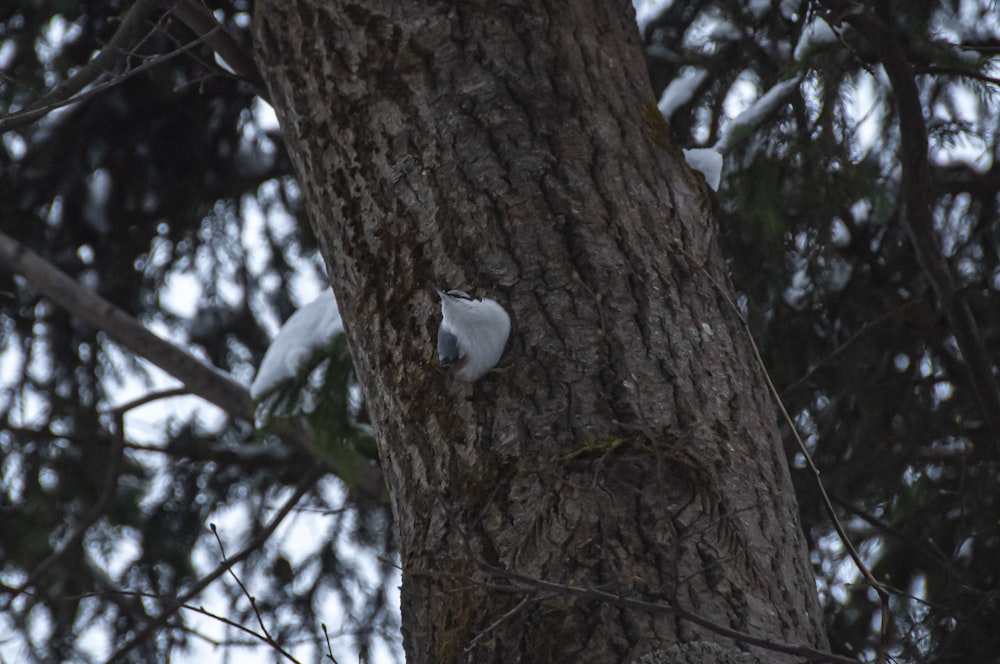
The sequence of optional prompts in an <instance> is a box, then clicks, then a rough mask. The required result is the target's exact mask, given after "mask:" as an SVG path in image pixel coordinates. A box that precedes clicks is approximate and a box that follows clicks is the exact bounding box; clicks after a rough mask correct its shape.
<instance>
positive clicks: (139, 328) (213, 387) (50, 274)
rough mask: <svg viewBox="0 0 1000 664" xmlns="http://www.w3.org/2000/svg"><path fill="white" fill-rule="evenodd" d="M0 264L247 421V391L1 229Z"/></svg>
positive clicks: (250, 412) (196, 392)
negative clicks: (147, 327)
mask: <svg viewBox="0 0 1000 664" xmlns="http://www.w3.org/2000/svg"><path fill="white" fill-rule="evenodd" d="M0 265H2V266H3V267H5V268H6V269H8V270H10V271H12V272H16V273H18V274H20V275H21V276H23V277H24V278H25V279H27V281H28V284H29V285H30V286H31V288H33V289H34V290H35V291H37V292H38V293H40V294H42V295H44V296H46V297H48V298H49V299H51V300H52V301H53V302H55V303H56V304H58V305H59V306H60V307H62V308H64V309H66V310H67V311H69V312H70V313H71V314H73V315H74V316H76V317H78V318H80V319H81V320H82V321H84V322H85V323H86V324H87V325H90V326H91V327H93V328H95V329H98V330H102V331H103V332H105V333H106V334H107V335H108V336H109V337H110V338H111V339H112V340H114V341H116V342H117V343H119V344H121V345H122V346H124V347H125V348H127V349H129V350H130V351H132V352H133V353H135V354H136V355H139V356H140V357H143V358H145V359H147V360H149V361H150V362H152V363H153V364H155V365H156V366H158V367H160V368H161V369H163V370H164V371H166V372H167V373H168V374H170V375H172V376H174V377H175V378H177V379H178V380H180V381H181V382H182V383H184V385H185V387H187V389H188V390H190V391H191V393H192V394H194V395H197V396H199V397H201V398H203V399H205V400H206V401H209V402H211V403H213V404H215V405H216V406H218V407H219V408H222V409H223V410H224V411H226V412H227V413H228V414H229V415H231V416H232V417H236V418H241V419H245V420H249V419H251V418H252V415H253V407H252V403H251V401H250V393H249V392H248V391H247V389H246V388H245V387H244V386H242V385H240V384H239V383H237V382H236V381H234V380H233V379H232V378H230V377H229V376H227V375H226V374H224V373H222V372H221V371H218V370H217V369H215V368H214V367H211V366H208V365H206V364H204V363H203V362H201V361H200V360H198V359H197V358H195V357H194V356H192V355H190V354H189V353H187V352H185V351H184V350H182V349H180V348H178V347H177V346H175V345H173V344H172V343H170V342H169V341H165V340H163V339H161V338H160V337H158V336H156V335H155V334H153V333H152V332H150V331H149V330H147V329H146V328H145V327H144V326H143V325H142V324H141V323H139V321H137V320H136V319H134V318H132V317H131V316H129V315H128V314H127V313H125V312H124V311H122V310H121V309H119V308H118V307H116V306H115V305H113V304H112V303H110V302H108V301H107V300H105V299H104V298H102V297H101V296H100V295H98V294H97V293H94V292H93V291H91V290H89V289H87V288H84V287H83V286H81V285H80V284H79V283H77V282H76V281H75V280H74V279H72V278H70V277H69V276H68V275H66V274H64V273H63V272H61V271H59V270H57V269H56V268H54V267H53V266H52V265H51V264H49V263H48V261H46V260H45V259H44V258H42V257H41V256H39V255H38V254H36V253H35V252H33V251H31V250H30V249H28V248H27V247H25V246H23V245H22V244H20V243H19V242H17V241H16V240H14V239H13V238H12V237H10V236H9V235H7V234H6V233H3V232H2V231H0Z"/></svg>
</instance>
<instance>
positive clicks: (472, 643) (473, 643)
mask: <svg viewBox="0 0 1000 664" xmlns="http://www.w3.org/2000/svg"><path fill="white" fill-rule="evenodd" d="M542 599H544V598H541V597H535V596H534V595H528V596H526V597H525V598H524V599H522V600H521V601H520V602H518V603H517V606H515V607H514V608H513V609H511V610H510V611H508V612H507V613H505V614H503V615H502V616H500V617H499V618H497V619H496V620H495V621H493V623H492V624H490V625H489V626H488V627H486V629H484V630H483V631H481V632H479V633H478V634H476V635H475V636H474V637H473V638H472V640H471V641H469V644H468V645H467V646H465V652H470V651H471V650H472V649H473V648H475V647H476V644H477V643H479V642H480V641H482V640H483V639H484V638H486V636H487V635H488V634H490V633H491V632H493V631H494V630H496V628H497V627H499V626H500V624H501V623H503V622H504V621H505V620H507V619H509V618H513V617H514V616H516V615H517V614H518V613H519V612H520V611H521V609H523V608H524V607H525V606H526V605H527V604H528V602H532V601H536V602H539V601H541V600H542Z"/></svg>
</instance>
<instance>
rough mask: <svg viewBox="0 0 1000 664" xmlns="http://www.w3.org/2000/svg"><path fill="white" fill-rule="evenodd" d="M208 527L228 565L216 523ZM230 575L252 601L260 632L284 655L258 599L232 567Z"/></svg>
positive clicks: (223, 559)
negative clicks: (272, 636)
mask: <svg viewBox="0 0 1000 664" xmlns="http://www.w3.org/2000/svg"><path fill="white" fill-rule="evenodd" d="M208 525H209V527H210V528H211V529H212V534H213V535H215V541H216V542H217V543H218V545H219V552H220V553H221V554H222V562H223V563H228V562H229V561H228V560H226V547H224V546H223V545H222V538H221V537H219V530H218V529H217V528H216V527H215V524H214V523H210V524H208ZM229 575H230V576H231V577H233V580H234V581H236V585H238V586H239V587H240V590H242V591H243V595H244V596H245V597H246V598H247V599H248V600H250V606H251V608H253V612H254V613H255V614H256V615H257V624H259V625H260V630H261V631H262V632H263V633H264V637H265V638H266V639H267V642H268V643H270V644H271V645H273V646H274V647H275V648H276V649H277V650H278V651H279V652H281V653H283V654H284V651H283V650H282V649H281V646H279V645H278V644H277V643H275V642H274V639H273V638H271V633H270V632H268V631H267V625H265V624H264V618H263V616H261V615H260V609H258V608H257V598H255V597H254V596H253V595H251V594H250V591H249V590H247V587H246V586H245V585H243V581H241V580H240V577H238V576H236V572H234V571H233V568H232V567H230V568H229Z"/></svg>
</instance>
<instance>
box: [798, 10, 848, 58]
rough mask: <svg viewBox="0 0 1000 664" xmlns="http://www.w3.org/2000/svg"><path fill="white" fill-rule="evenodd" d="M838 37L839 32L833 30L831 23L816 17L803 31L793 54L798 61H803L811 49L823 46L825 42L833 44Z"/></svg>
mask: <svg viewBox="0 0 1000 664" xmlns="http://www.w3.org/2000/svg"><path fill="white" fill-rule="evenodd" d="M837 39H838V37H837V33H836V32H834V31H833V28H831V27H830V24H829V23H827V22H826V21H824V20H823V19H821V18H819V17H816V18H814V19H813V20H812V21H811V22H810V23H809V25H807V26H806V27H805V29H804V30H803V31H802V35H801V36H800V37H799V43H798V44H796V45H795V54H794V55H793V58H794V59H795V61H796V62H801V61H802V59H803V58H804V57H805V56H806V55H807V54H808V53H809V51H810V50H813V49H815V48H816V47H817V46H821V45H823V44H832V43H834V42H836V41H837Z"/></svg>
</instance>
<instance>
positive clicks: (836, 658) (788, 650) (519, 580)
mask: <svg viewBox="0 0 1000 664" xmlns="http://www.w3.org/2000/svg"><path fill="white" fill-rule="evenodd" d="M477 562H478V564H479V567H480V569H482V570H483V571H485V572H488V573H489V574H491V575H493V576H495V577H497V578H501V579H506V580H508V581H512V582H513V583H515V584H517V585H519V586H521V587H522V588H531V589H534V590H545V591H547V592H550V593H555V594H558V595H565V596H570V597H579V598H581V599H588V600H593V601H597V602H605V603H607V604H612V605H614V606H619V607H621V608H624V609H633V610H636V611H644V612H646V613H650V614H653V615H661V616H675V617H677V618H680V619H681V620H686V621H688V622H692V623H694V624H696V625H699V626H701V627H704V628H705V629H707V630H709V631H712V632H714V633H716V634H718V635H720V636H724V637H726V638H729V639H732V640H733V641H736V642H738V643H744V644H746V645H751V646H757V647H759V648H764V649H765V650H771V651H773V652H781V653H785V654H788V655H796V656H799V657H806V658H808V660H809V661H810V662H836V663H837V664H857V660H856V659H851V658H850V657H844V656H843V655H835V654H833V653H829V652H823V651H822V650H816V649H815V648H810V647H808V646H793V645H788V644H787V643H778V642H777V641H771V640H770V639H764V638H761V637H758V636H753V635H752V634H747V633H746V632H740V631H738V630H735V629H732V628H730V627H726V626H725V625H720V624H719V623H716V622H713V621H711V620H709V619H707V618H704V617H702V616H700V615H698V614H696V613H692V612H691V611H688V610H687V609H684V608H682V607H679V606H671V605H668V604H656V603H653V602H645V601H642V600H638V599H633V598H631V597H625V596H624V595H620V594H614V593H609V592H606V591H604V590H598V589H597V588H585V587H578V586H570V585H566V584H563V583H555V582H553V581H545V580H543V579H536V578H534V577H531V576H526V575H524V574H518V573H516V572H510V571H508V570H505V569H500V568H499V567H494V566H492V565H489V564H487V563H485V562H483V561H477ZM518 608H520V605H518Z"/></svg>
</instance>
